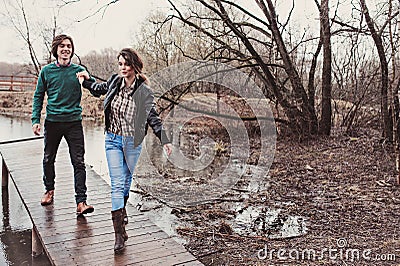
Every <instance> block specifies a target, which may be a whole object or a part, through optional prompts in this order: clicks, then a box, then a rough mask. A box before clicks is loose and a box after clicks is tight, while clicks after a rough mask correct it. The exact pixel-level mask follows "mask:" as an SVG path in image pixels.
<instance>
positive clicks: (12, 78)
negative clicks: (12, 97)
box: [10, 76, 14, 91]
mask: <svg viewBox="0 0 400 266" xmlns="http://www.w3.org/2000/svg"><path fill="white" fill-rule="evenodd" d="M13 83H14V76H11V87H10V91H12V90H14V88H13V85H14V84H13Z"/></svg>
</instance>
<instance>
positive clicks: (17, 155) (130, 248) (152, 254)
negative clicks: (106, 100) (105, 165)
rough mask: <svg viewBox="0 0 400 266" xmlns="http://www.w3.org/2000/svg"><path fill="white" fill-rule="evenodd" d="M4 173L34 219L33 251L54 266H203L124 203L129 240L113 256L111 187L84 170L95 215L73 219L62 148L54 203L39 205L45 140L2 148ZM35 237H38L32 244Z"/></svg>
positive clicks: (68, 169) (69, 173) (71, 190)
mask: <svg viewBox="0 0 400 266" xmlns="http://www.w3.org/2000/svg"><path fill="white" fill-rule="evenodd" d="M0 153H1V155H2V157H3V166H4V164H5V165H6V167H7V169H4V168H3V186H4V185H6V184H5V183H4V174H5V173H6V172H7V170H8V172H9V173H10V177H11V179H12V181H13V183H14V184H15V187H16V189H17V191H18V193H19V195H20V197H21V199H22V201H23V204H24V205H25V207H26V210H27V212H28V214H29V216H30V218H31V220H32V224H33V229H32V235H33V238H32V248H33V249H37V244H38V243H37V242H39V241H40V243H39V244H41V245H39V247H42V248H43V250H44V252H45V253H46V254H47V256H48V258H49V260H50V262H51V263H52V264H53V265H85V266H89V265H202V264H201V263H200V262H199V261H197V260H196V258H195V257H194V256H193V255H192V254H190V253H189V252H188V251H187V250H186V249H185V248H184V247H183V246H182V245H181V244H179V243H178V242H176V241H175V240H174V239H173V238H171V237H169V236H168V235H167V233H165V232H164V231H162V230H161V229H160V228H159V227H158V226H157V225H155V224H154V223H153V222H152V221H151V220H150V219H149V218H148V217H146V215H145V214H143V213H140V212H138V211H137V210H136V209H135V208H134V207H133V206H132V204H130V203H129V204H128V205H127V212H128V215H129V224H128V225H127V227H126V229H127V233H128V235H129V239H128V241H127V242H126V244H127V247H126V248H125V251H124V252H123V253H122V254H118V255H114V250H113V247H114V231H113V226H112V221H111V213H110V210H111V199H110V192H111V188H110V186H109V185H108V184H107V182H105V181H104V180H103V179H102V178H101V177H100V176H99V175H98V174H96V173H95V172H94V171H93V170H92V169H91V168H90V167H86V172H87V181H86V185H87V187H88V193H87V194H88V203H89V204H92V205H93V206H94V207H95V211H94V212H93V213H91V214H88V215H85V217H78V218H77V217H76V215H75V211H76V204H75V199H74V186H73V174H72V166H71V164H70V160H69V153H68V148H67V146H66V144H63V143H62V144H61V145H60V148H59V152H58V155H57V161H56V184H55V197H54V203H53V204H52V205H49V206H41V205H40V198H41V196H42V194H43V192H44V187H43V183H42V157H43V139H38V140H30V141H25V142H19V143H9V144H2V145H0ZM35 237H37V239H36V240H35Z"/></svg>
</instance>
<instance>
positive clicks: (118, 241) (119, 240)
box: [111, 209, 125, 253]
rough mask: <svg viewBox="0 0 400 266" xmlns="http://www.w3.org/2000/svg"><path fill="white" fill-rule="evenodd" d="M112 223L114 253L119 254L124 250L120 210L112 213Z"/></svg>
mask: <svg viewBox="0 0 400 266" xmlns="http://www.w3.org/2000/svg"><path fill="white" fill-rule="evenodd" d="M111 215H112V221H113V225H114V233H115V244H114V252H115V253H119V252H121V251H122V250H123V249H124V248H125V239H124V236H123V234H124V232H125V226H124V213H123V211H122V209H119V210H116V211H112V212H111Z"/></svg>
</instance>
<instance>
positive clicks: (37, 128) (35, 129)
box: [32, 124, 40, 136]
mask: <svg viewBox="0 0 400 266" xmlns="http://www.w3.org/2000/svg"><path fill="white" fill-rule="evenodd" d="M32 131H33V133H34V134H35V135H37V136H39V135H40V124H34V125H33V126H32Z"/></svg>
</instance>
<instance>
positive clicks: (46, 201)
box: [40, 189, 54, 206]
mask: <svg viewBox="0 0 400 266" xmlns="http://www.w3.org/2000/svg"><path fill="white" fill-rule="evenodd" d="M53 200H54V189H53V190H48V191H46V193H44V195H43V197H42V200H41V201H40V204H42V206H45V205H50V204H52V203H53Z"/></svg>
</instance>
